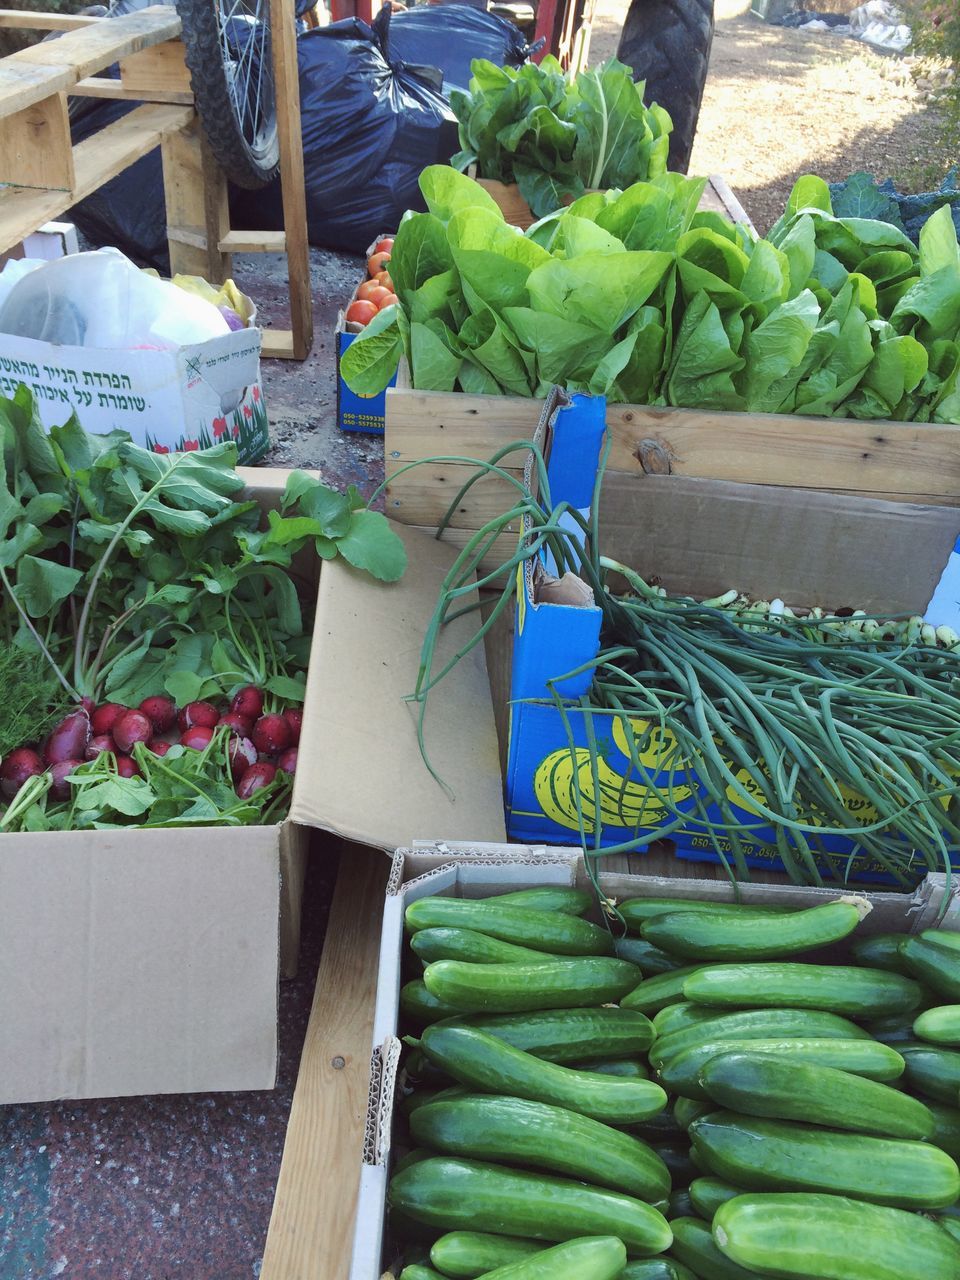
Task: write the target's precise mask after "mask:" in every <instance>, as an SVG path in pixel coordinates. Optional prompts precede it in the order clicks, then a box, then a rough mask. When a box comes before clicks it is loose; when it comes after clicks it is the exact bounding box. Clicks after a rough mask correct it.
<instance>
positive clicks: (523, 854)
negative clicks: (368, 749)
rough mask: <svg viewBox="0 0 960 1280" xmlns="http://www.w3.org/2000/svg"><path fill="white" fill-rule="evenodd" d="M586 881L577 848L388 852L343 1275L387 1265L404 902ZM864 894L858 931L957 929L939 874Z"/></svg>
mask: <svg viewBox="0 0 960 1280" xmlns="http://www.w3.org/2000/svg"><path fill="white" fill-rule="evenodd" d="M621 861H622V860H621ZM589 883H590V882H589V878H588V876H587V873H586V868H585V866H584V861H583V857H582V855H581V854H580V853H579V852H572V851H570V850H565V849H553V848H549V847H545V846H542V845H541V846H522V845H520V846H518V845H487V846H483V845H452V844H445V843H443V842H436V843H434V844H428V843H426V842H422V843H419V844H417V845H416V846H414V847H413V848H408V849H400V850H398V851H397V854H396V857H395V860H394V864H393V868H392V872H391V876H390V881H389V883H388V886H387V895H386V903H385V905H384V913H383V932H382V940H381V950H380V970H379V978H378V988H377V1003H376V1012H375V1014H374V1030H373V1057H372V1061H371V1072H370V1096H369V1103H368V1110H367V1119H366V1127H365V1140H364V1149H363V1163H362V1166H361V1173H360V1189H359V1196H358V1201H357V1215H356V1223H355V1231H354V1248H353V1258H352V1262H351V1268H350V1280H380V1277H381V1276H382V1275H383V1273H384V1271H385V1269H386V1268H387V1267H389V1266H390V1264H391V1262H392V1261H393V1259H392V1256H391V1253H392V1251H391V1249H390V1246H389V1241H388V1240H385V1233H384V1214H385V1208H386V1192H387V1185H388V1182H389V1178H390V1165H391V1155H392V1151H391V1140H392V1122H393V1108H394V1099H395V1094H396V1078H397V1068H398V1064H399V1059H400V1048H401V1046H400V1041H399V1040H398V1038H397V1036H398V1031H399V1027H398V1016H399V992H400V966H401V959H402V957H403V951H404V947H405V944H406V939H405V936H404V930H403V913H404V911H405V910H406V908H407V906H408V904H409V903H411V902H415V901H417V900H418V899H420V898H424V897H431V896H433V895H436V894H440V895H443V896H450V897H469V898H483V897H490V896H495V895H496V894H498V893H506V892H510V891H512V890H515V889H523V888H529V887H532V886H534V885H545V884H560V885H577V886H578V887H581V888H585V887H588V886H589ZM600 886H601V889H602V891H603V892H604V893H605V894H607V895H608V896H611V897H614V898H626V897H657V896H660V897H664V896H670V897H681V898H692V899H697V900H702V901H709V900H715V901H723V902H729V901H732V900H733V888H732V886H731V885H730V884H729V883H726V882H724V883H720V882H717V881H709V880H682V881H677V880H671V879H663V878H660V877H655V876H645V875H632V874H629V873H627V872H624V871H622V870H616V871H613V870H612V871H601V873H600ZM741 896H742V900H743V901H745V902H748V903H759V904H769V905H772V906H782V907H784V908H790V907H804V906H813V905H816V904H818V903H821V902H824V901H828V900H830V899H831V898H833V897H836V896H838V894H837V892H835V891H831V890H822V889H805V888H798V887H796V886H792V885H750V886H743V887H742V889H741ZM864 896H866V897H867V898H868V899H869V901H870V903H871V905H872V907H873V910H872V911H871V913H870V914H869V915H868V916H867V917H866V919H865V920H864V922H863V924H862V925H861V926H860V931H859V934H858V936H863V935H866V934H871V933H888V932H903V933H918V932H919V931H920V930H922V929H929V928H937V927H939V928H942V929H946V930H949V931H950V932H957V931H958V930H960V900H958V898H957V894H956V889H955V888H954V887H953V886H951V887H950V888H949V889H948V887H947V884H946V879H945V877H944V876H937V875H931V876H928V877H927V878H926V879H925V880H924V882H923V883H922V884H921V885H920V887H919V888H918V889H917V891H916V893H915V894H913V895H911V896H906V895H903V894H891V893H871V894H866V895H864ZM945 899H946V911H945V914H944V915H943V917H942V919H941V918H940V911H941V908H942V907H943V906H944V900H945ZM437 1234H438V1235H439V1234H440V1232H438V1233H437ZM385 1244H386V1247H385ZM389 1274H390V1273H388V1275H389ZM384 1280H387V1277H384Z"/></svg>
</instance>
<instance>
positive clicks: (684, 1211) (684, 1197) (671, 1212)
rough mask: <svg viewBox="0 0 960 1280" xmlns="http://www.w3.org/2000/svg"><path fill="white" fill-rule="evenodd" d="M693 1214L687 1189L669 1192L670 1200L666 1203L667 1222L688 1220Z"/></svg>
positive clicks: (681, 1188)
mask: <svg viewBox="0 0 960 1280" xmlns="http://www.w3.org/2000/svg"><path fill="white" fill-rule="evenodd" d="M693 1212H694V1210H693V1202H692V1201H691V1199H690V1192H689V1189H688V1188H687V1187H678V1188H677V1190H676V1191H671V1192H670V1199H669V1201H668V1202H667V1221H668V1222H670V1221H671V1220H672V1219H673V1218H690V1217H692V1216H693Z"/></svg>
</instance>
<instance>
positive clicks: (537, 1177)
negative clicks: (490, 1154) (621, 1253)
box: [388, 1156, 673, 1257]
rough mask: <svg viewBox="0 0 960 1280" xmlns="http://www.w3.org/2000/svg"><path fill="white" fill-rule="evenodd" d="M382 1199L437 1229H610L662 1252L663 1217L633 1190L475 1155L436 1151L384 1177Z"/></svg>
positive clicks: (571, 1234)
mask: <svg viewBox="0 0 960 1280" xmlns="http://www.w3.org/2000/svg"><path fill="white" fill-rule="evenodd" d="M388 1201H389V1204H390V1205H391V1207H392V1208H396V1209H397V1210H399V1211H400V1213H402V1214H403V1215H404V1216H405V1217H407V1218H412V1219H413V1220H414V1221H419V1222H423V1223H425V1224H426V1225H427V1226H430V1227H439V1228H440V1229H441V1230H443V1231H452V1230H457V1229H461V1230H465V1231H492V1232H495V1233H498V1234H500V1233H502V1234H503V1235H514V1236H523V1237H527V1238H530V1239H534V1240H558V1241H559V1240H574V1239H576V1238H578V1237H580V1236H583V1235H584V1234H591V1235H608V1234H610V1235H612V1234H616V1235H617V1236H618V1237H619V1238H620V1239H621V1240H622V1241H623V1243H624V1244H625V1245H626V1247H627V1252H628V1253H631V1254H634V1255H638V1256H641V1257H648V1256H650V1255H652V1254H657V1253H663V1251H664V1250H665V1249H669V1247H670V1244H671V1242H672V1240H673V1233H672V1231H671V1230H670V1227H669V1225H668V1224H667V1220H666V1219H665V1218H664V1216H663V1214H661V1213H658V1212H657V1210H656V1209H654V1208H652V1207H651V1206H650V1205H647V1204H643V1203H642V1201H640V1200H635V1199H634V1198H633V1197H632V1196H627V1195H623V1194H622V1193H620V1192H616V1191H607V1190H604V1189H602V1188H600V1187H587V1186H585V1185H584V1184H583V1183H582V1182H573V1181H571V1180H570V1179H567V1178H555V1177H552V1176H548V1175H546V1174H534V1173H526V1172H521V1171H520V1170H519V1169H507V1168H505V1167H504V1166H502V1165H495V1164H486V1163H484V1162H483V1161H480V1160H455V1159H451V1158H449V1157H446V1156H438V1157H436V1158H435V1159H433V1160H424V1161H422V1162H421V1163H420V1164H415V1165H414V1166H413V1167H412V1168H410V1169H404V1171H403V1173H399V1174H395V1175H394V1177H393V1178H392V1179H391V1181H390V1188H389V1191H388Z"/></svg>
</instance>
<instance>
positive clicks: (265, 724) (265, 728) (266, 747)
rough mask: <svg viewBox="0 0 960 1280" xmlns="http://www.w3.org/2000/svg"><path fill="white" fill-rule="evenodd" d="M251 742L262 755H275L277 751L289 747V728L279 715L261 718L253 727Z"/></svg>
mask: <svg viewBox="0 0 960 1280" xmlns="http://www.w3.org/2000/svg"><path fill="white" fill-rule="evenodd" d="M253 741H254V745H255V746H256V748H257V750H258V751H262V752H263V753H264V755H268V756H272V755H276V753H277V752H278V751H286V749H287V747H289V746H290V742H291V733H290V726H289V724H287V722H286V720H284V718H283V716H280V715H267V716H261V717H260V719H259V720H258V721H257V723H256V724H255V725H254V726H253Z"/></svg>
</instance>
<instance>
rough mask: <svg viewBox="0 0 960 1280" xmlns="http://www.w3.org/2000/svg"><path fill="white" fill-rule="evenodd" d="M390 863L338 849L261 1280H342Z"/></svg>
mask: <svg viewBox="0 0 960 1280" xmlns="http://www.w3.org/2000/svg"><path fill="white" fill-rule="evenodd" d="M389 869H390V862H389V859H388V858H386V857H385V856H384V855H383V854H382V853H380V852H377V851H376V850H373V849H364V848H360V847H357V846H353V845H347V846H344V847H343V850H342V853H341V855H340V870H339V874H338V876H337V887H336V890H335V892H334V897H333V904H332V906H331V908H330V917H329V920H328V922H327V935H326V942H325V943H324V948H323V955H322V957H321V960H320V972H319V974H318V975H317V986H316V991H315V993H314V998H313V1007H312V1009H311V1011H310V1021H309V1023H308V1025H307V1035H306V1039H305V1041H304V1045H303V1055H302V1057H301V1059H300V1072H299V1075H298V1076H297V1087H296V1091H295V1093H294V1095H293V1105H292V1107H291V1109H290V1120H289V1123H288V1125H287V1138H286V1143H285V1145H284V1149H283V1161H282V1163H281V1166H280V1177H279V1179H278V1182H277V1194H276V1199H275V1200H274V1205H273V1214H272V1216H271V1218H270V1228H269V1231H268V1233H267V1242H266V1247H265V1249H264V1254H263V1266H262V1268H261V1271H260V1280H344V1278H345V1277H346V1276H347V1273H348V1271H349V1269H350V1253H351V1248H352V1242H353V1221H354V1214H355V1211H356V1199H357V1187H358V1184H359V1180H360V1162H361V1157H362V1151H363V1131H364V1119H365V1115H366V1104H367V1090H368V1087H369V1075H370V1051H371V1048H372V1045H371V1040H372V1036H373V1009H374V1001H375V998H376V990H377V964H378V959H379V953H380V924H381V919H382V916H383V896H384V890H385V888H386V882H387V874H388V872H389Z"/></svg>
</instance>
